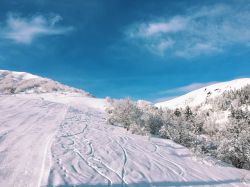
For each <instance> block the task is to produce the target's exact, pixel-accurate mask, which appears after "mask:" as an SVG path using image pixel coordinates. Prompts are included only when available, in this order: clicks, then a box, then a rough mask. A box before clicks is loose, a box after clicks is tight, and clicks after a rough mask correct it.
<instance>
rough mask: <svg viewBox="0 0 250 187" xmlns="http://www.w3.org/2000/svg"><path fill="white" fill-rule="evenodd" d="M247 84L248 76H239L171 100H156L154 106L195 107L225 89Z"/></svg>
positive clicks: (234, 88) (249, 79) (237, 87)
mask: <svg viewBox="0 0 250 187" xmlns="http://www.w3.org/2000/svg"><path fill="white" fill-rule="evenodd" d="M247 85H250V78H240V79H234V80H231V81H226V82H219V83H215V84H212V85H209V86H205V87H202V88H199V89H196V90H193V91H191V92H188V93H186V94H184V95H181V96H179V97H176V98H174V99H171V100H167V101H162V102H158V103H156V104H155V106H156V107H160V108H171V109H174V108H185V107H186V106H189V107H195V106H198V105H200V104H202V103H205V102H206V101H207V99H211V98H214V97H217V96H219V95H221V94H223V93H224V92H225V91H230V90H232V91H233V90H238V89H241V88H243V87H244V86H247Z"/></svg>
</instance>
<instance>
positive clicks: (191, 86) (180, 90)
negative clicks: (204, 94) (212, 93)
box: [160, 81, 218, 94]
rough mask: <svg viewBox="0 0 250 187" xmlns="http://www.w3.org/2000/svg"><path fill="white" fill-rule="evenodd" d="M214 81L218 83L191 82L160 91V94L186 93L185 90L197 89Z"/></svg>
mask: <svg viewBox="0 0 250 187" xmlns="http://www.w3.org/2000/svg"><path fill="white" fill-rule="evenodd" d="M215 83H218V82H215V81H214V82H206V83H192V84H189V85H186V86H182V87H178V88H173V89H169V90H164V91H161V92H160V94H178V93H183V92H184V93H187V92H191V91H193V90H197V89H199V88H203V87H206V86H209V85H212V84H215Z"/></svg>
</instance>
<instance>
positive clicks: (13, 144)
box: [0, 93, 250, 187]
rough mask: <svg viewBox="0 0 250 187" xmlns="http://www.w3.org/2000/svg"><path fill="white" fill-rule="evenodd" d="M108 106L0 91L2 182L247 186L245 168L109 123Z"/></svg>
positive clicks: (71, 97) (21, 186)
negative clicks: (207, 159)
mask: <svg viewBox="0 0 250 187" xmlns="http://www.w3.org/2000/svg"><path fill="white" fill-rule="evenodd" d="M106 105H107V103H106V102H105V100H103V99H96V98H91V97H83V96H79V95H78V94H75V93H71V94H70V93H68V94H59V93H54V94H51V93H50V94H17V95H2V96H0V186H1V187H12V186H17V187H36V186H58V187H66V186H77V187H80V186H108V185H112V186H142V187H144V186H225V187H228V186H250V172H249V171H246V170H240V169H236V168H233V167H229V166H228V167H224V166H219V165H211V164H207V163H206V162H201V161H199V160H197V159H196V157H194V156H193V155H192V153H191V152H190V151H189V150H188V149H186V148H184V147H182V146H180V145H178V144H175V143H173V142H172V141H170V140H164V139H158V138H149V137H145V136H138V135H133V134H130V133H129V132H127V131H126V130H125V129H123V128H120V127H116V126H110V125H107V124H106V113H105V106H106Z"/></svg>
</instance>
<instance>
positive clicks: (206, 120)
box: [107, 86, 250, 169]
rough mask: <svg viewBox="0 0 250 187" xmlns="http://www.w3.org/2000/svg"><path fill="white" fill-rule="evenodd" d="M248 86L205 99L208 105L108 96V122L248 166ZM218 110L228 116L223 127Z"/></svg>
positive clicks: (249, 100) (249, 116) (249, 120)
mask: <svg viewBox="0 0 250 187" xmlns="http://www.w3.org/2000/svg"><path fill="white" fill-rule="evenodd" d="M249 95H250V86H246V87H244V88H242V89H240V90H237V91H227V92H224V93H223V95H222V96H218V97H215V98H212V99H209V100H207V104H209V105H210V106H211V107H209V108H202V105H200V106H197V107H195V108H194V107H193V108H190V107H188V106H187V107H186V108H184V109H182V108H177V109H174V110H170V109H164V110H162V109H159V108H157V107H154V106H153V105H151V104H150V103H148V102H143V101H138V102H133V101H131V100H130V99H121V100H112V99H110V98H109V99H107V100H108V102H109V103H110V106H109V107H108V108H107V112H108V114H109V115H108V116H109V117H108V122H109V124H113V125H120V126H123V127H124V128H126V129H127V130H130V131H131V132H132V133H135V134H140V135H148V134H152V135H155V136H159V137H161V138H166V139H171V140H173V141H175V142H176V143H179V144H181V145H183V146H186V147H189V148H191V149H192V150H193V151H195V152H198V153H201V154H206V155H209V156H214V157H216V158H219V159H221V160H223V161H225V162H227V163H230V164H232V165H234V166H236V167H238V168H245V169H250V112H249V111H248V106H249V104H250V96H249ZM218 112H220V113H223V115H228V114H230V116H229V117H228V119H227V120H226V124H225V126H224V127H223V128H221V127H219V126H218V124H217V123H216V120H217V119H218V118H217V117H216V116H218Z"/></svg>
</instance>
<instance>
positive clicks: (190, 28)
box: [129, 3, 250, 58]
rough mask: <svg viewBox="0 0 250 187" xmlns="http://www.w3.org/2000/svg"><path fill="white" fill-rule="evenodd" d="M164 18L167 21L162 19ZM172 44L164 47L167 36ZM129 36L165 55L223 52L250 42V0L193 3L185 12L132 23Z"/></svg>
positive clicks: (192, 55)
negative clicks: (243, 0)
mask: <svg viewBox="0 0 250 187" xmlns="http://www.w3.org/2000/svg"><path fill="white" fill-rule="evenodd" d="M162 20H164V21H162ZM166 38H167V40H169V41H172V43H171V47H166V48H164V47H163V48H164V50H162V48H161V47H159V46H160V45H161V43H162V42H164V41H165V40H166ZM129 39H130V40H133V41H135V42H136V41H137V42H138V43H140V44H141V46H146V47H147V48H148V46H153V47H154V50H152V48H150V51H153V52H154V51H158V53H155V52H154V53H155V54H160V55H162V51H164V54H172V55H176V56H179V57H184V58H190V57H196V56H200V55H213V54H217V53H221V52H224V51H226V50H227V48H230V47H232V46H234V45H243V46H248V45H249V42H250V6H249V5H247V4H244V3H243V4H240V3H239V4H237V5H235V6H234V5H223V4H217V5H214V6H205V7H193V8H191V9H189V10H187V11H186V13H185V14H183V15H177V16H173V17H168V18H161V21H154V20H151V21H149V22H144V23H140V24H137V25H133V26H131V28H130V29H129Z"/></svg>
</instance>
